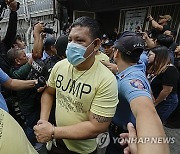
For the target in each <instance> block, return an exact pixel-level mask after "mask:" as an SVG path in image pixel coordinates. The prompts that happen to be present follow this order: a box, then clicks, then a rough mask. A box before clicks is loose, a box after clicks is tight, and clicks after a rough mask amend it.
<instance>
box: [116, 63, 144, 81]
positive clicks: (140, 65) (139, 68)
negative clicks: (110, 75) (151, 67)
mask: <svg viewBox="0 0 180 154" xmlns="http://www.w3.org/2000/svg"><path fill="white" fill-rule="evenodd" d="M136 71H142V72H144V73H145V66H144V64H143V63H141V62H138V63H137V64H135V65H132V66H130V67H128V68H127V69H125V70H123V71H122V72H118V73H117V74H116V77H117V78H119V79H120V80H121V79H123V78H124V77H126V76H127V75H129V74H130V73H132V72H136Z"/></svg>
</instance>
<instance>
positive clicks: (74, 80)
mask: <svg viewBox="0 0 180 154" xmlns="http://www.w3.org/2000/svg"><path fill="white" fill-rule="evenodd" d="M87 71H88V70H85V71H84V72H83V73H82V74H81V75H79V76H78V77H77V78H76V79H73V74H74V67H72V80H73V82H76V81H77V80H78V79H79V78H80V77H82V76H83V75H84V74H85V73H86V72H87Z"/></svg>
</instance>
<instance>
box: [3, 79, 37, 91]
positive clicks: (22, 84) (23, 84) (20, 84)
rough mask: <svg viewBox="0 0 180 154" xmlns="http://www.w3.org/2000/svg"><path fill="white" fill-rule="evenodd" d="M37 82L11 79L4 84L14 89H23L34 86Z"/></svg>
mask: <svg viewBox="0 0 180 154" xmlns="http://www.w3.org/2000/svg"><path fill="white" fill-rule="evenodd" d="M35 84H36V80H17V79H9V80H8V81H7V82H6V83H4V86H5V87H6V88H8V89H12V90H23V89H29V88H33V87H34V86H35Z"/></svg>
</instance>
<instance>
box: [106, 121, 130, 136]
mask: <svg viewBox="0 0 180 154" xmlns="http://www.w3.org/2000/svg"><path fill="white" fill-rule="evenodd" d="M109 129H110V130H111V131H112V133H114V134H115V135H117V136H119V134H121V133H126V132H127V130H125V129H123V128H122V127H119V126H117V125H116V124H114V123H113V122H111V123H110V125H109Z"/></svg>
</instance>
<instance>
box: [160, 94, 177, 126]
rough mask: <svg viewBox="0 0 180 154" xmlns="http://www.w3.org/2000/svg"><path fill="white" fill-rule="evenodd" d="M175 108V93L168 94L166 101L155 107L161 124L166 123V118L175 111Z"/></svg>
mask: <svg viewBox="0 0 180 154" xmlns="http://www.w3.org/2000/svg"><path fill="white" fill-rule="evenodd" d="M177 106H178V96H177V93H171V94H169V96H168V97H167V98H166V100H163V101H162V102H161V103H159V104H158V105H157V106H156V110H157V113H158V115H159V117H160V119H161V121H162V123H165V122H166V120H167V118H168V117H169V116H170V114H171V113H172V112H173V111H174V110H175V109H176V107H177Z"/></svg>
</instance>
